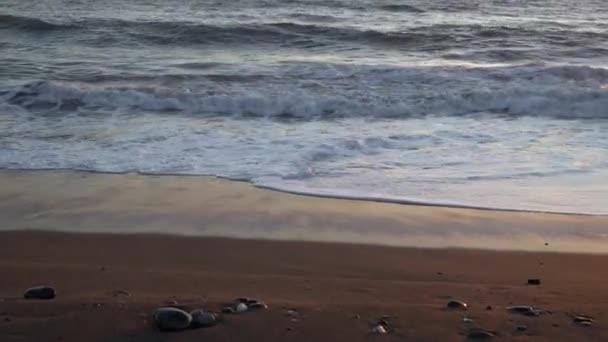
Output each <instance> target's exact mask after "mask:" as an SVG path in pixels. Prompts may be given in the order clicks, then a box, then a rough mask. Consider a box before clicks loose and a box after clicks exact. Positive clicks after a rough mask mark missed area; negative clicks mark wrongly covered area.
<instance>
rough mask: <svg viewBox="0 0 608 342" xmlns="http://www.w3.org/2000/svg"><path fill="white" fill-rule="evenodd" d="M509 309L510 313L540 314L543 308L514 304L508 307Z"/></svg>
mask: <svg viewBox="0 0 608 342" xmlns="http://www.w3.org/2000/svg"><path fill="white" fill-rule="evenodd" d="M507 311H508V312H510V313H515V314H521V315H525V316H540V314H541V313H542V310H539V309H536V308H533V307H531V306H529V305H514V306H509V307H507Z"/></svg>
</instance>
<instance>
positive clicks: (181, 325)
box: [154, 307, 192, 331]
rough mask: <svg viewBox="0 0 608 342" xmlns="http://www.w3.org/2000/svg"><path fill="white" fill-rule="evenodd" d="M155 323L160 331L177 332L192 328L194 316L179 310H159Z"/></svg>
mask: <svg viewBox="0 0 608 342" xmlns="http://www.w3.org/2000/svg"><path fill="white" fill-rule="evenodd" d="M154 322H155V323H156V326H157V327H158V328H159V329H160V330H165V331H175V330H184V329H187V328H188V327H190V324H191V323H192V316H190V314H189V313H187V312H186V311H184V310H181V309H178V308H170V307H165V308H159V309H156V311H155V312H154Z"/></svg>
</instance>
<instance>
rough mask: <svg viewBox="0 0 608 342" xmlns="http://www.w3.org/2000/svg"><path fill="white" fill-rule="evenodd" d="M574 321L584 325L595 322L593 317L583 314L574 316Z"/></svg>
mask: <svg viewBox="0 0 608 342" xmlns="http://www.w3.org/2000/svg"><path fill="white" fill-rule="evenodd" d="M573 321H574V323H576V324H579V325H584V326H589V325H591V324H593V318H591V317H588V316H583V315H577V316H575V317H574V318H573Z"/></svg>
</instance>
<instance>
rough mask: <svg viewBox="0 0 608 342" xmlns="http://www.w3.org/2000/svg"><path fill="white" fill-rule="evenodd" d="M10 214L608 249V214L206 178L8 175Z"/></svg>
mask: <svg viewBox="0 0 608 342" xmlns="http://www.w3.org/2000/svg"><path fill="white" fill-rule="evenodd" d="M0 214H1V215H2V216H3V217H4V223H5V224H4V225H3V227H2V228H0V231H6V230H51V231H71V232H98V233H104V232H105V233H162V234H175V235H187V236H219V237H233V238H246V239H271V240H296V241H319V242H344V243H351V244H352V243H354V244H372V245H388V246H400V247H421V248H465V249H466V248H472V249H490V250H492V249H496V250H528V251H553V252H571V253H608V232H607V231H606V228H605V227H608V217H607V216H588V215H569V214H554V213H550V214H549V213H531V212H517V211H516V212H510V211H494V210H477V209H464V208H450V207H442V206H425V205H406V204H395V203H382V202H375V201H363V200H347V199H333V198H321V197H314V196H303V195H295V194H289V193H285V192H281V191H272V190H266V189H260V188H258V187H255V186H254V185H252V184H250V183H248V182H235V181H228V180H224V179H220V178H215V177H203V176H200V177H199V176H196V177H195V176H143V175H139V174H100V173H95V172H74V171H44V172H42V171H14V170H11V171H6V170H4V171H0ZM546 243H548V245H545V244H546Z"/></svg>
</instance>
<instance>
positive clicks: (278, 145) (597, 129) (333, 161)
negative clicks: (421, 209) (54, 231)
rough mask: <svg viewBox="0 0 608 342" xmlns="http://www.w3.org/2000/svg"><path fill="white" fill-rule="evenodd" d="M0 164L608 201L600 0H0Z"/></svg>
mask: <svg viewBox="0 0 608 342" xmlns="http://www.w3.org/2000/svg"><path fill="white" fill-rule="evenodd" d="M0 168H3V169H27V170H49V169H51V170H53V169H71V170H83V171H91V172H111V173H133V172H135V173H142V174H154V175H163V174H172V175H175V174H177V175H182V174H183V175H210V176H218V177H224V178H228V179H235V180H241V181H247V182H251V183H252V184H254V185H256V186H259V187H264V188H270V189H275V190H281V191H287V192H294V193H302V194H310V195H317V196H329V197H346V198H357V199H371V200H379V201H389V202H403V203H411V202H414V203H428V204H434V205H452V206H464V207H480V208H496V209H506V210H526V211H547V212H565V213H583V214H594V215H608V2H606V1H604V0H581V1H567V0H529V1H523V0H510V1H509V0H494V1H492V0H485V1H482V0H466V1H465V0H410V1H405V0H324V1H318V0H282V1H281V0H229V1H219V0H172V1H168V0H43V1H33V0H2V1H0Z"/></svg>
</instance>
